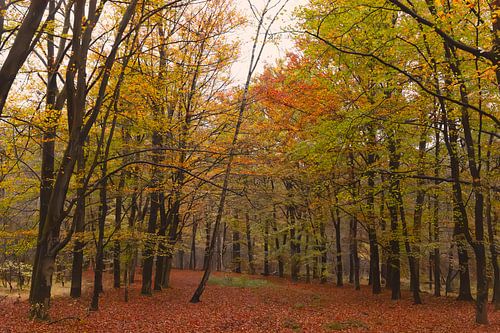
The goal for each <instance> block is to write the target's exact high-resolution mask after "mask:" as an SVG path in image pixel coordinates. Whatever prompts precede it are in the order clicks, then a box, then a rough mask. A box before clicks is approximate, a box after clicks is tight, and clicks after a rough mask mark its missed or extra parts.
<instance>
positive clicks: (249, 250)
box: [245, 212, 255, 275]
mask: <svg viewBox="0 0 500 333" xmlns="http://www.w3.org/2000/svg"><path fill="white" fill-rule="evenodd" d="M245 227H246V236H247V254H248V268H249V270H250V274H252V275H253V274H255V267H254V263H253V246H252V233H251V229H250V216H249V214H248V212H247V213H245Z"/></svg>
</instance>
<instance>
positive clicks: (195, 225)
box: [189, 216, 198, 270]
mask: <svg viewBox="0 0 500 333" xmlns="http://www.w3.org/2000/svg"><path fill="white" fill-rule="evenodd" d="M197 229H198V220H197V219H196V218H195V217H194V216H193V231H192V233H191V251H190V254H189V269H190V270H196V231H197Z"/></svg>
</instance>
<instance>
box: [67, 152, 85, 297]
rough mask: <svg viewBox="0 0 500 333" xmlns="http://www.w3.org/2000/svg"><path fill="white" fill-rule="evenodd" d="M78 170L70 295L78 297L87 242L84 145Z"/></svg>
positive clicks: (79, 155) (79, 156)
mask: <svg viewBox="0 0 500 333" xmlns="http://www.w3.org/2000/svg"><path fill="white" fill-rule="evenodd" d="M77 164H78V165H77V172H78V174H79V175H80V179H79V183H80V186H79V187H78V189H77V196H78V198H77V203H76V209H75V215H74V216H73V219H75V222H74V224H75V233H76V240H75V244H74V247H73V264H72V268H71V291H70V296H71V297H73V298H78V297H80V296H81V295H82V273H83V248H84V247H85V244H84V242H83V240H82V236H83V232H84V230H85V196H84V191H85V189H84V188H83V173H84V172H85V156H84V154H83V147H82V148H81V151H80V153H79V154H78V161H77Z"/></svg>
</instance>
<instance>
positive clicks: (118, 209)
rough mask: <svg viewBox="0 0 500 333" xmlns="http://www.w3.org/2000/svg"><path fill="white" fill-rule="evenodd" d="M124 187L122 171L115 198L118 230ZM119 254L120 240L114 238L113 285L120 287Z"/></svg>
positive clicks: (123, 172) (119, 227) (118, 229)
mask: <svg viewBox="0 0 500 333" xmlns="http://www.w3.org/2000/svg"><path fill="white" fill-rule="evenodd" d="M124 187H125V171H122V173H121V175H120V183H119V184H118V192H119V193H118V195H117V196H116V199H115V230H116V231H117V232H119V231H120V230H121V226H122V205H123V196H122V190H123V188H124ZM120 255H121V245H120V240H115V242H114V247H113V287H114V288H120V278H121V274H120V273H121V271H120Z"/></svg>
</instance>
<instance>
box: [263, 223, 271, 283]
mask: <svg viewBox="0 0 500 333" xmlns="http://www.w3.org/2000/svg"><path fill="white" fill-rule="evenodd" d="M269 274H270V270H269V220H268V219H267V218H266V219H265V221H264V272H263V275H264V276H268V275H269Z"/></svg>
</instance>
